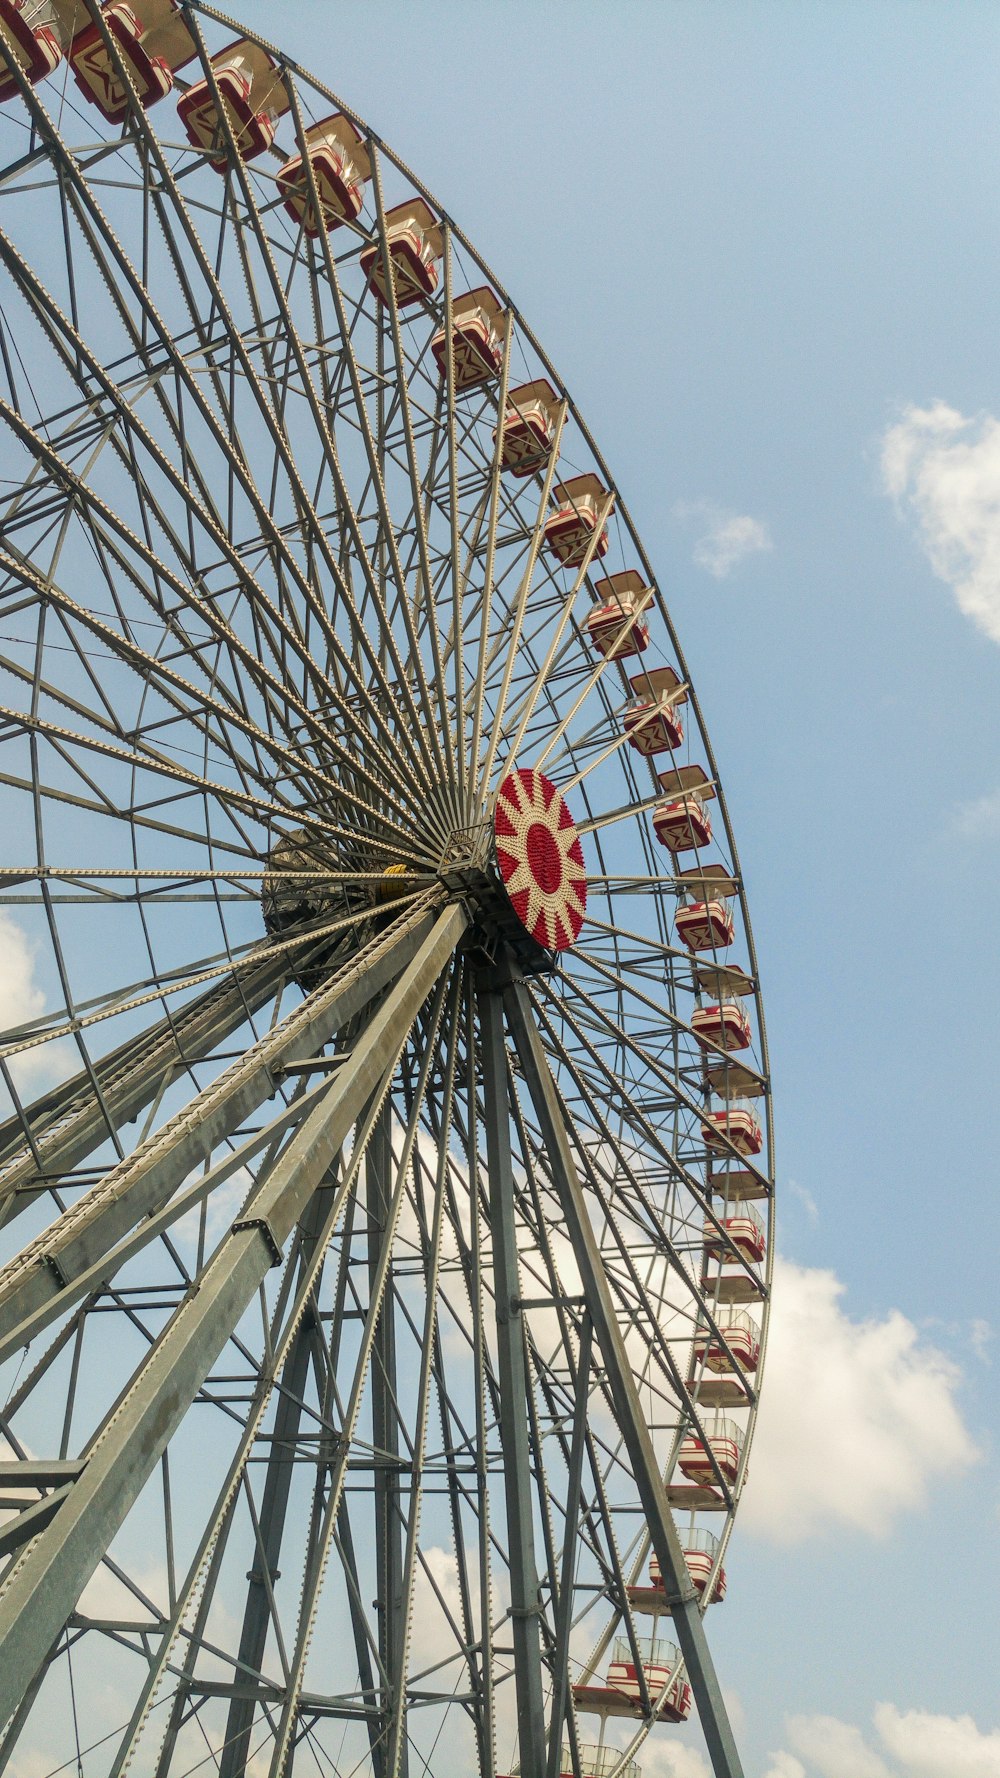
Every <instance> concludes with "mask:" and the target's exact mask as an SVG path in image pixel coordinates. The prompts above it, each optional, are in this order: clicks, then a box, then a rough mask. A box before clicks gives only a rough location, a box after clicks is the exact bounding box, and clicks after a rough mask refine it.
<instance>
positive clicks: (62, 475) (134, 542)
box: [0, 397, 412, 782]
mask: <svg viewBox="0 0 1000 1778" xmlns="http://www.w3.org/2000/svg"><path fill="white" fill-rule="evenodd" d="M0 415H2V416H3V418H4V419H5V420H6V422H7V424H8V426H9V427H10V428H11V430H12V431H13V432H14V433H15V435H16V436H18V437H19V438H20V439H21V440H22V441H23V442H25V443H27V444H28V445H29V446H30V448H31V449H32V450H33V451H34V452H35V454H36V456H37V458H38V460H39V461H40V462H42V463H43V465H44V466H45V467H46V468H47V469H48V471H49V473H50V474H52V475H53V477H54V478H55V479H56V480H57V481H58V482H60V484H62V485H63V486H65V488H66V490H67V492H68V493H70V494H71V495H72V497H73V499H74V500H75V501H76V502H77V503H78V505H79V507H80V509H81V510H82V511H83V512H85V513H86V514H87V516H88V519H89V521H90V523H91V526H92V528H95V539H96V538H98V536H99V537H100V540H101V542H103V544H104V546H105V547H108V545H109V544H110V546H111V553H112V556H113V559H115V561H116V565H117V566H119V567H120V568H121V569H123V570H124V572H125V573H127V574H128V575H129V578H130V579H131V580H132V581H133V584H135V585H136V587H137V590H139V592H140V594H143V595H146V596H148V594H147V588H146V586H145V584H144V583H143V582H142V581H141V579H140V578H139V577H137V576H136V573H135V569H134V567H133V564H132V561H131V560H130V557H129V555H128V554H127V553H126V550H123V549H121V548H120V547H117V546H115V545H114V541H113V540H114V537H115V535H117V536H118V537H119V538H121V540H122V543H123V544H124V545H125V546H126V549H127V550H129V551H131V552H132V553H133V554H134V555H135V556H136V557H137V558H138V559H139V560H140V561H142V562H143V563H144V565H145V566H146V567H147V569H148V570H149V572H150V573H151V574H152V575H153V576H154V578H155V579H157V580H159V579H162V580H163V581H165V582H166V583H167V584H169V585H170V588H171V591H172V592H174V593H176V594H177V595H178V598H179V600H180V601H181V603H182V605H184V606H186V607H187V608H188V609H190V610H191V612H192V614H193V615H196V616H197V618H198V620H199V621H202V622H207V623H208V625H209V627H210V628H212V629H213V630H214V631H215V632H216V633H217V634H220V633H221V635H222V636H223V638H224V640H225V642H226V645H227V646H228V647H230V648H231V649H236V650H238V651H239V654H240V660H241V664H242V665H243V666H244V667H246V666H247V665H248V664H249V662H250V661H251V660H252V659H253V657H252V655H251V653H250V651H249V650H246V649H245V648H240V645H239V644H238V642H237V639H236V637H235V634H234V632H233V631H232V629H231V626H230V625H229V624H226V623H225V622H224V620H222V619H221V617H220V616H219V614H218V613H217V612H216V610H215V608H214V602H213V601H211V600H205V599H203V600H200V601H195V600H194V599H193V598H192V593H191V589H190V587H189V586H188V585H187V584H186V583H185V582H183V581H182V580H180V579H179V578H178V577H176V576H172V575H171V574H170V572H169V570H168V569H167V568H166V567H165V565H164V564H163V563H162V562H161V561H159V560H158V559H157V558H156V557H155V556H154V555H153V554H152V552H151V550H150V549H149V547H148V546H144V545H143V544H142V543H141V542H140V540H139V539H138V538H137V537H136V536H135V535H134V533H132V532H131V531H130V530H129V528H128V527H127V526H126V525H125V524H124V523H123V522H122V521H121V520H120V519H118V518H117V517H116V515H115V514H114V513H113V512H112V511H111V509H110V508H109V507H108V506H107V504H106V503H104V502H102V501H100V500H99V498H98V496H97V495H96V494H95V493H94V491H93V490H92V489H91V488H90V487H88V485H87V484H86V483H85V482H84V481H82V480H81V479H80V478H79V477H78V476H77V475H76V474H75V473H74V472H73V471H72V470H71V469H70V468H69V466H68V465H67V464H65V463H64V462H63V460H62V459H61V458H60V457H59V456H58V455H57V453H56V452H55V451H54V450H53V449H52V448H51V447H50V446H49V445H47V444H46V443H45V442H44V441H42V440H41V439H40V438H39V436H38V434H37V433H35V432H34V431H33V430H32V429H31V428H30V427H28V426H27V425H26V423H25V422H24V421H23V420H22V418H21V416H20V415H19V414H18V413H16V412H15V410H14V409H13V408H12V407H11V406H10V405H9V403H6V402H5V401H3V399H2V397H0ZM149 442H150V443H151V441H149ZM175 491H176V490H175ZM180 491H181V495H182V498H189V495H188V492H187V490H186V488H185V486H184V484H183V482H182V483H181V484H180ZM145 498H146V500H147V501H151V495H150V493H149V490H148V488H147V489H146V493H145ZM98 516H99V517H100V519H101V520H102V521H103V522H104V524H105V525H106V527H107V531H106V532H104V531H101V532H98V531H97V529H96V527H95V519H96V517H98ZM162 522H163V525H164V528H165V529H166V532H167V535H168V536H172V541H173V544H174V547H175V549H176V550H177V553H178V556H179V559H180V560H181V561H182V562H184V561H186V560H187V552H186V550H185V547H184V545H183V544H182V543H181V542H180V540H179V538H178V537H177V535H176V532H175V531H174V529H173V527H172V526H171V525H170V524H169V521H168V520H166V518H165V517H164V518H163V521H162ZM212 540H213V542H215V543H216V544H217V545H218V547H219V549H220V553H221V554H222V555H223V556H226V555H227V554H228V555H230V556H231V558H232V565H233V566H234V568H235V569H236V572H237V575H238V576H239V577H240V578H243V579H245V578H246V572H245V569H244V567H243V564H242V562H241V561H240V558H239V557H238V556H237V555H236V554H235V553H234V552H233V551H232V546H231V545H229V544H228V543H227V542H226V541H225V538H224V534H223V532H222V531H221V528H218V529H217V532H215V533H213V539H212ZM189 567H190V572H191V574H192V577H193V578H194V579H195V580H196V581H197V580H198V579H199V578H200V570H199V569H198V568H197V566H196V564H195V563H194V561H193V559H192V560H190V562H189ZM254 599H255V604H254V607H253V609H254V613H255V622H256V620H257V619H258V617H260V618H263V617H264V616H269V617H273V618H274V619H275V621H276V623H277V625H278V629H279V633H280V635H281V640H282V645H283V646H289V647H291V648H292V650H293V652H294V653H296V654H297V655H298V656H300V658H301V660H302V664H303V666H304V668H305V669H306V671H307V676H308V677H309V678H310V679H311V680H312V682H313V685H314V689H315V690H316V692H317V693H318V696H319V701H320V703H323V702H324V701H325V700H326V699H327V697H328V688H327V684H326V680H325V677H324V675H323V673H322V670H321V668H320V666H319V664H318V663H317V662H315V661H313V660H312V657H311V656H310V655H309V654H308V652H306V651H304V650H303V648H302V644H301V643H300V641H299V639H298V637H297V636H296V635H295V634H294V633H293V631H292V630H290V629H289V628H288V626H287V623H285V621H284V620H283V619H282V618H281V617H280V615H279V613H278V612H277V610H276V609H275V608H274V607H273V606H272V605H270V603H269V601H267V599H266V598H265V596H264V594H263V592H262V590H261V589H259V588H257V589H256V591H255V593H254ZM151 602H152V601H151ZM267 637H268V630H267V628H266V626H265V627H264V628H263V629H258V638H259V641H260V643H261V645H262V647H266V648H267V651H268V652H270V653H272V654H273V657H274V659H275V661H276V664H277V666H278V667H279V669H280V668H282V666H283V657H282V652H281V649H280V648H271V647H270V644H269V643H268V641H267ZM268 683H269V684H270V683H271V680H270V677H269V678H268ZM277 695H278V699H279V709H280V707H281V704H282V703H284V705H285V706H286V707H290V708H292V709H294V710H295V712H296V717H297V719H298V720H300V721H301V722H302V723H303V724H305V725H307V726H310V727H312V728H313V729H314V732H316V734H317V736H319V735H322V729H321V727H320V725H319V723H318V722H317V719H316V717H315V715H314V714H313V713H312V712H311V711H309V710H308V708H307V706H306V705H305V703H304V701H303V700H302V699H297V698H296V697H295V695H294V693H292V691H291V688H290V687H287V686H282V687H281V688H280V690H279V691H278V693H277ZM357 696H358V702H359V704H360V706H361V707H362V709H363V710H364V713H365V714H366V715H367V716H368V717H369V718H371V719H372V720H373V721H374V723H375V727H376V731H377V733H379V735H380V737H381V740H382V743H383V745H384V746H385V747H386V748H387V749H388V751H389V752H390V753H392V754H393V755H395V756H397V766H398V768H399V769H400V770H401V772H402V774H403V781H404V782H409V781H410V778H411V771H412V767H411V763H410V762H409V761H408V760H407V758H406V756H405V755H399V749H398V743H397V741H396V739H395V736H394V734H393V732H392V731H391V729H390V728H389V727H388V726H387V724H386V722H385V719H384V717H383V716H382V715H381V714H380V713H379V711H378V709H377V706H376V705H375V704H374V702H373V700H372V699H371V697H370V696H369V694H368V692H367V689H366V688H365V687H364V685H362V684H359V685H358V688H357ZM344 717H345V720H346V721H347V723H348V725H349V726H350V727H351V728H353V729H354V730H355V732H356V733H357V734H358V735H359V737H362V738H364V739H365V740H367V731H366V730H365V729H364V728H363V727H361V725H360V723H359V720H358V718H357V716H355V715H354V714H353V712H352V711H351V709H350V706H345V707H344Z"/></svg>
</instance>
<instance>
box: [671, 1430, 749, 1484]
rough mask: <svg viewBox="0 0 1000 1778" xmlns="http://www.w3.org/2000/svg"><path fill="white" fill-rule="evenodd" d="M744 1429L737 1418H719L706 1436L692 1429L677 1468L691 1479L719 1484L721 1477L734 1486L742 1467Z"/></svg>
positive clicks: (683, 1444) (691, 1480)
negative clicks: (741, 1455)
mask: <svg viewBox="0 0 1000 1778" xmlns="http://www.w3.org/2000/svg"><path fill="white" fill-rule="evenodd" d="M742 1447H743V1431H742V1428H741V1427H740V1426H739V1425H738V1424H737V1422H736V1421H735V1420H723V1419H720V1418H718V1416H717V1417H716V1419H715V1422H714V1424H713V1425H712V1427H711V1428H710V1429H706V1431H705V1433H704V1436H703V1437H702V1436H701V1435H699V1434H698V1433H695V1432H690V1433H688V1435H687V1437H686V1438H683V1439H682V1440H681V1448H680V1450H679V1451H678V1453H677V1467H678V1468H679V1470H680V1471H681V1474H682V1475H684V1476H686V1477H687V1479H688V1481H689V1482H695V1483H699V1484H702V1485H704V1486H707V1487H716V1486H717V1485H718V1478H719V1476H720V1475H721V1476H724V1477H725V1480H726V1481H727V1482H728V1483H729V1484H730V1486H732V1484H733V1483H734V1482H735V1480H736V1477H737V1474H738V1472H739V1467H740V1451H741V1449H742Z"/></svg>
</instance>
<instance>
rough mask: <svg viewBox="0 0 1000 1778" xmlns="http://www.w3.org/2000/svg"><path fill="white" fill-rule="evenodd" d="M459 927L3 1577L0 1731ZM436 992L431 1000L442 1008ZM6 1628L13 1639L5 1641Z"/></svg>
mask: <svg viewBox="0 0 1000 1778" xmlns="http://www.w3.org/2000/svg"><path fill="white" fill-rule="evenodd" d="M464 924H465V915H464V913H463V912H462V910H461V909H460V908H459V907H458V906H456V905H453V906H451V907H449V908H448V909H446V910H445V911H444V912H442V913H440V914H439V915H438V917H437V920H436V921H435V923H434V925H433V927H432V929H431V931H430V933H429V934H428V935H427V936H426V937H425V938H424V939H423V942H422V944H421V945H420V948H419V949H418V950H417V952H416V954H415V956H414V957H413V960H412V962H410V963H409V965H408V966H407V968H406V970H405V971H404V973H403V976H402V977H401V978H400V980H399V982H398V983H397V985H396V986H395V987H394V988H393V989H391V990H390V992H389V994H388V996H387V997H386V999H385V1000H384V1001H383V1002H382V1004H381V1006H380V1008H379V1010H378V1012H377V1013H376V1014H375V1015H374V1016H373V1018H372V1019H371V1021H370V1022H369V1024H368V1025H367V1026H366V1027H365V1028H364V1030H363V1032H362V1034H361V1036H360V1037H359V1039H358V1042H357V1044H356V1046H355V1050H354V1058H353V1065H352V1067H351V1068H350V1069H349V1070H347V1071H345V1072H344V1073H342V1074H341V1075H340V1076H339V1077H335V1079H334V1082H333V1083H332V1085H330V1086H329V1087H328V1088H327V1091H326V1094H325V1095H324V1097H323V1098H322V1099H321V1101H320V1103H319V1105H318V1106H317V1107H316V1109H315V1110H314V1111H313V1112H312V1113H311V1114H310V1115H309V1117H308V1118H307V1119H306V1120H305V1123H304V1125H303V1126H302V1127H301V1129H300V1130H299V1131H298V1132H297V1134H296V1136H295V1137H294V1138H293V1139H292V1142H291V1143H290V1144H289V1145H288V1147H287V1148H286V1149H285V1150H284V1151H283V1152H282V1155H281V1157H280V1159H279V1160H278V1161H277V1163H276V1164H275V1166H274V1168H273V1169H272V1171H271V1173H270V1175H269V1176H268V1177H267V1178H266V1179H264V1180H263V1181H262V1182H259V1183H258V1188H257V1192H256V1195H255V1197H254V1199H253V1219H252V1221H251V1222H250V1223H248V1224H245V1225H243V1226H239V1225H237V1226H236V1227H234V1228H233V1229H232V1230H231V1231H230V1233H229V1235H228V1236H227V1237H226V1238H225V1239H224V1240H223V1242H222V1243H221V1245H220V1247H219V1248H218V1249H217V1251H216V1254H215V1255H214V1256H213V1258H212V1259H211V1260H210V1261H209V1262H208V1264H207V1266H206V1268H205V1271H204V1273H203V1275H202V1278H201V1280H200V1289H199V1291H198V1293H197V1294H196V1295H195V1296H193V1297H188V1298H186V1300H185V1301H184V1303H183V1304H182V1306H181V1307H180V1308H178V1309H177V1310H176V1311H175V1313H174V1315H173V1316H172V1318H171V1320H170V1322H169V1324H168V1327H167V1330H166V1332H165V1334H164V1335H163V1337H162V1338H161V1339H160V1341H159V1342H158V1343H157V1345H156V1346H154V1348H153V1349H152V1351H151V1353H150V1355H149V1357H148V1358H147V1359H146V1360H145V1362H144V1363H143V1364H142V1366H141V1367H140V1370H139V1372H138V1373H137V1375H136V1377H135V1379H134V1380H133V1383H132V1385H131V1387H130V1389H129V1391H128V1394H127V1397H126V1401H125V1403H124V1404H123V1406H122V1408H121V1409H120V1410H118V1411H115V1412H113V1413H112V1415H111V1418H110V1419H109V1420H108V1421H107V1422H106V1423H105V1425H104V1427H103V1428H102V1429H101V1430H100V1431H99V1432H98V1434H97V1435H96V1437H95V1439H94V1440H93V1441H92V1442H91V1444H90V1445H89V1447H88V1451H87V1456H86V1459H85V1462H84V1464H83V1467H82V1468H81V1470H80V1472H79V1474H78V1476H77V1478H76V1479H75V1480H74V1482H73V1483H72V1485H71V1487H70V1490H69V1493H68V1495H67V1496H66V1497H65V1498H63V1499H62V1502H61V1504H60V1506H59V1509H58V1512H57V1513H56V1515H55V1517H54V1518H53V1520H52V1521H51V1523H50V1524H49V1526H48V1527H47V1528H46V1529H45V1530H44V1531H42V1532H41V1534H40V1535H39V1536H38V1537H37V1538H36V1539H35V1540H34V1542H32V1543H31V1544H30V1545H29V1546H28V1548H27V1551H26V1553H25V1554H24V1555H23V1556H21V1557H20V1558H19V1559H16V1560H15V1562H14V1564H13V1566H12V1567H11V1569H10V1570H9V1571H8V1573H7V1574H6V1575H5V1576H4V1579H3V1581H2V1583H0V1636H2V1637H4V1639H5V1645H6V1647H7V1648H8V1650H9V1651H10V1653H9V1658H8V1661H7V1663H6V1664H5V1667H4V1670H3V1673H2V1675H0V1720H4V1721H6V1719H7V1718H8V1717H9V1716H10V1715H11V1714H12V1712H13V1710H14V1709H15V1708H16V1705H17V1703H18V1701H19V1698H20V1696H21V1694H22V1692H23V1689H24V1687H25V1686H26V1685H28V1684H30V1683H31V1681H32V1679H33V1677H34V1675H35V1673H36V1671H37V1669H38V1667H39V1666H40V1665H41V1663H42V1661H43V1660H44V1659H45V1656H46V1654H47V1652H48V1650H49V1648H50V1647H51V1646H52V1643H53V1639H54V1638H55V1636H56V1635H57V1634H58V1633H59V1631H60V1629H61V1626H62V1625H63V1624H64V1623H65V1621H66V1619H67V1617H68V1615H69V1612H70V1611H71V1610H72V1609H73V1607H74V1605H75V1604H76V1600H77V1598H78V1597H79V1594H80V1592H81V1590H82V1588H83V1586H84V1584H85V1583H86V1580H87V1579H88V1578H89V1576H90V1574H91V1573H92V1572H93V1569H94V1567H95V1566H96V1564H97V1561H98V1560H99V1557H100V1553H101V1550H102V1549H103V1548H104V1547H106V1544H107V1541H109V1537H110V1534H111V1533H113V1531H114V1530H116V1529H117V1528H118V1526H119V1525H120V1524H121V1523H122V1522H123V1520H124V1518H125V1516H126V1514H127V1512H128V1509H129V1507H130V1506H131V1505H132V1503H133V1502H134V1500H135V1499H136V1496H137V1495H138V1493H139V1491H140V1489H141V1487H142V1485H143V1483H144V1482H145V1480H146V1478H147V1477H148V1475H149V1473H150V1471H151V1470H152V1468H153V1467H154V1466H155V1464H156V1462H157V1460H158V1458H159V1456H160V1454H161V1452H162V1451H163V1450H164V1448H165V1447H166V1445H167V1443H168V1442H169V1439H170V1437H171V1436H172V1434H173V1433H174V1432H175V1431H176V1428H177V1426H178V1425H179V1423H180V1421H181V1420H182V1418H183V1417H184V1414H185V1412H186V1409H187V1405H188V1402H187V1401H186V1400H182V1399H181V1394H182V1393H183V1392H182V1391H179V1389H178V1381H179V1376H181V1375H186V1376H187V1377H188V1379H189V1382H190V1386H191V1390H192V1392H196V1391H197V1390H198V1389H200V1387H201V1384H202V1383H203V1381H204V1379H205V1377H206V1376H207V1375H208V1372H209V1370H210V1368H211V1366H212V1364H213V1363H214V1362H215V1360H216V1358H217V1357H218V1354H219V1353H220V1352H221V1351H222V1349H223V1347H224V1346H225V1344H226V1342H227V1340H228V1339H229V1337H230V1335H231V1334H232V1332H233V1331H234V1329H235V1327H236V1325H237V1323H238V1321H239V1319H240V1317H241V1316H242V1315H243V1313H244V1311H245V1309H246V1307H247V1305H248V1303H249V1302H250V1301H251V1300H252V1298H253V1297H254V1295H255V1294H256V1292H257V1290H258V1288H259V1286H260V1284H261V1283H262V1282H263V1280H264V1278H265V1277H266V1274H267V1272H268V1270H269V1269H270V1267H271V1265H272V1263H273V1254H272V1248H273V1247H277V1248H278V1249H279V1250H280V1249H281V1248H282V1247H283V1246H284V1243H285V1241H286V1240H287V1238H288V1235H289V1234H290V1232H291V1230H292V1229H293V1228H294V1227H295V1224H296V1222H297V1220H298V1218H299V1217H300V1216H301V1214H302V1212H303V1210H304V1208H305V1206H306V1204H307V1203H308V1201H309V1198H310V1197H311V1195H312V1192H313V1190H314V1189H315V1186H316V1184H317V1183H318V1182H319V1179H320V1178H321V1177H322V1174H323V1172H324V1171H325V1169H326V1167H328V1166H329V1164H330V1162H331V1161H332V1159H333V1158H334V1156H335V1155H336V1153H337V1151H338V1150H339V1149H340V1148H341V1146H342V1145H343V1143H344V1141H345V1140H346V1138H347V1136H348V1133H349V1130H350V1127H351V1124H352V1122H353V1121H354V1119H355V1118H356V1117H357V1116H358V1114H359V1113H360V1112H361V1110H362V1108H363V1105H364V1103H365V1102H366V1100H367V1098H368V1096H369V1095H370V1093H371V1091H372V1090H373V1089H374V1088H375V1087H376V1086H377V1085H378V1083H379V1081H381V1080H382V1079H383V1078H384V1077H385V1075H386V1073H387V1071H389V1070H391V1068H392V1067H393V1066H394V1064H395V1060H396V1059H397V1058H398V1056H399V1054H400V1053H401V1051H402V1049H403V1047H404V1045H405V1043H406V1040H407V1036H408V1033H409V1030H410V1026H411V1023H412V1020H413V1019H414V1017H415V1016H416V1013H417V1011H418V1009H419V1007H420V1005H421V1004H422V1002H423V1000H424V999H425V997H426V995H427V994H428V993H429V992H430V991H431V990H432V989H433V988H434V984H435V983H436V982H439V980H440V977H441V975H442V971H443V970H445V969H447V967H448V964H449V961H450V958H451V956H452V954H453V952H454V947H455V944H456V942H457V940H458V938H459V937H460V935H461V932H462V929H463V927H464ZM440 992H441V990H440V988H439V990H438V993H439V997H440ZM428 1054H429V1052H428ZM265 1228H266V1230H267V1231H268V1233H267V1236H266V1237H265V1235H263V1234H262V1230H263V1229H265ZM182 1355H183V1364H182V1366H181V1368H180V1369H179V1368H178V1366H179V1361H180V1360H181V1359H182ZM342 1461H343V1460H342ZM338 1492H339V1490H338ZM13 1624H16V1625H17V1632H16V1635H12V1634H11V1627H12V1625H13Z"/></svg>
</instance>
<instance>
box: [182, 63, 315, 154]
mask: <svg viewBox="0 0 1000 1778" xmlns="http://www.w3.org/2000/svg"><path fill="white" fill-rule="evenodd" d="M211 67H212V75H213V77H214V81H215V85H216V87H217V88H218V98H216V95H215V93H214V92H213V91H212V85H211V82H210V81H209V80H208V79H207V78H206V79H205V80H199V81H196V82H195V84H194V86H192V87H189V88H188V90H187V92H186V93H185V94H184V97H183V98H182V99H181V100H180V101H179V102H178V106H177V115H178V117H179V118H180V120H181V123H182V124H183V126H184V130H185V133H186V135H187V139H188V141H189V142H190V143H192V145H193V146H194V147H195V148H200V149H202V150H203V151H204V153H205V154H207V155H208V159H209V164H210V165H211V166H213V167H214V168H215V170H216V172H217V173H224V172H225V171H226V168H227V167H228V165H229V141H228V139H227V136H226V125H227V124H228V126H229V130H230V132H231V134H232V139H233V147H234V148H235V151H236V154H237V156H238V158H239V159H240V160H241V161H252V160H254V159H255V158H256V156H257V155H259V154H264V153H265V151H266V150H267V149H268V148H270V146H271V143H272V142H273V141H274V132H275V130H276V129H277V127H278V119H279V118H280V117H282V116H283V115H284V113H285V112H286V111H287V110H288V94H287V93H286V91H285V88H284V83H283V82H282V79H281V76H280V74H279V73H278V70H277V68H276V67H275V65H274V62H273V61H272V59H271V57H270V56H269V55H268V53H267V51H266V50H264V49H261V48H260V46H259V44H256V43H251V42H250V41H249V39H248V38H246V37H241V38H238V39H237V41H236V42H235V43H229V44H227V45H226V47H225V49H220V50H219V51H218V53H217V54H216V55H214V56H213V57H212V58H211Z"/></svg>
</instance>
